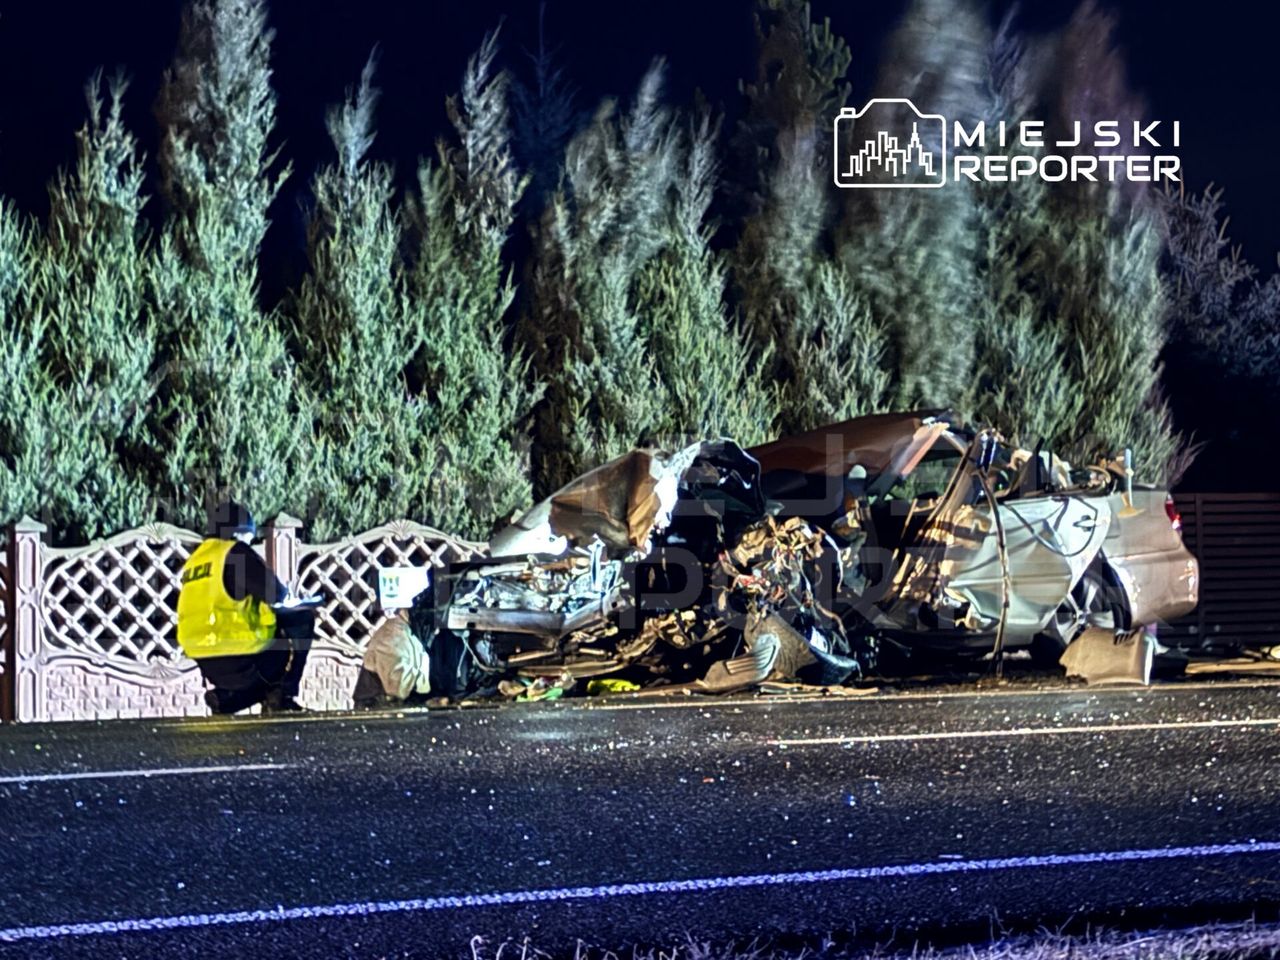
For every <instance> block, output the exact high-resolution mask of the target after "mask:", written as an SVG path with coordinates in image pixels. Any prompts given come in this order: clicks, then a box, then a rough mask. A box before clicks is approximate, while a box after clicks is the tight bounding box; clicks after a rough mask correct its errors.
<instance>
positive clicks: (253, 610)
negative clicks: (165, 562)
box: [178, 540, 276, 660]
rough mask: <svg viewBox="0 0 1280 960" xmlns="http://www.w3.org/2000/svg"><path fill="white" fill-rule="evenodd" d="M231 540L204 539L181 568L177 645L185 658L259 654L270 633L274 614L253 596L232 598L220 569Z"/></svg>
mask: <svg viewBox="0 0 1280 960" xmlns="http://www.w3.org/2000/svg"><path fill="white" fill-rule="evenodd" d="M235 544H236V542H235V541H234V540H206V541H205V542H204V543H202V544H200V546H198V547H196V549H195V552H194V553H192V554H191V556H190V557H189V558H188V559H187V562H186V563H184V564H183V565H182V589H181V590H180V591H179V592H178V643H179V644H180V645H181V647H182V649H183V651H184V652H185V653H186V655H187V656H188V657H190V658H191V659H193V660H199V659H200V658H201V657H232V656H237V655H241V654H253V653H261V652H262V651H263V650H265V649H266V648H267V647H268V646H270V645H271V641H272V640H274V639H275V635H276V615H275V611H274V610H272V609H271V608H270V607H269V606H267V605H266V604H265V603H261V602H260V601H258V600H257V599H255V598H253V597H245V598H244V599H243V600H234V599H232V597H231V594H229V593H227V588H226V587H224V586H223V583H222V571H223V568H224V567H225V566H226V563H227V554H228V553H229V552H230V551H231V548H232V547H234V546H235Z"/></svg>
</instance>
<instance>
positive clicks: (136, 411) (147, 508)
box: [31, 76, 156, 542]
mask: <svg viewBox="0 0 1280 960" xmlns="http://www.w3.org/2000/svg"><path fill="white" fill-rule="evenodd" d="M125 86H126V85H125V83H124V81H123V80H122V79H120V78H116V79H115V80H113V81H112V82H111V83H110V84H109V89H108V100H107V102H105V103H104V101H103V99H102V81H101V77H99V76H95V77H94V78H93V79H92V80H91V81H90V83H89V84H88V86H87V88H86V91H85V92H86V99H87V101H88V105H89V119H88V121H87V122H86V124H85V125H84V127H83V128H81V130H80V132H79V133H78V134H77V135H76V142H77V159H76V165H75V168H74V170H73V171H72V172H70V173H65V172H64V173H62V174H60V175H59V176H58V177H57V178H56V179H55V180H54V182H53V183H52V184H51V185H50V188H49V226H48V232H47V236H46V238H45V239H44V242H43V243H42V244H40V246H39V248H38V249H39V253H40V259H39V265H38V268H37V269H36V270H35V271H34V273H33V275H32V277H31V285H32V290H31V300H32V305H33V310H34V312H35V315H36V323H37V325H38V327H39V328H40V329H42V330H43V331H44V334H45V335H44V342H43V353H44V357H45V361H46V365H47V373H48V377H49V388H50V392H49V398H50V399H51V400H54V401H56V404H57V407H58V420H59V423H58V427H59V430H60V432H61V434H62V441H61V442H60V444H59V446H60V447H62V451H61V452H62V454H63V455H62V456H60V457H52V458H51V460H50V462H49V464H48V466H47V467H46V469H45V472H53V473H56V474H58V476H57V478H56V483H54V484H52V485H51V487H50V489H49V491H48V494H47V500H46V503H45V504H44V506H45V509H46V516H47V517H48V519H49V521H50V524H51V526H52V527H53V529H54V535H55V536H56V537H58V538H59V539H63V538H66V539H70V540H75V541H81V542H83V541H84V540H87V539H90V538H93V537H95V536H102V535H106V534H111V533H115V532H117V531H119V530H123V529H126V528H128V527H132V526H136V525H137V524H139V523H142V522H144V521H145V520H148V519H150V518H151V516H152V513H153V507H154V505H153V504H152V502H151V498H150V496H149V492H150V491H149V487H148V484H147V477H146V476H145V474H144V471H143V469H142V464H141V462H140V461H141V458H142V457H143V456H144V452H145V430H144V425H145V420H146V416H147V414H148V412H149V408H150V403H151V400H152V397H153V391H154V380H153V376H154V365H155V355H156V344H155V338H154V335H153V332H152V328H151V324H150V322H149V319H148V317H147V316H146V312H145V309H144V297H145V294H146V282H147V269H148V265H149V254H148V251H147V249H146V244H145V228H144V226H143V223H142V220H141V209H142V205H143V203H144V202H145V199H146V198H145V197H144V196H143V195H142V193H141V188H142V179H143V172H142V168H141V165H140V161H139V157H138V155H137V145H136V142H135V140H134V138H133V136H132V135H131V134H130V133H129V132H128V131H127V130H126V129H125V127H124V124H123V122H122V120H121V108H122V97H123V94H124V91H125Z"/></svg>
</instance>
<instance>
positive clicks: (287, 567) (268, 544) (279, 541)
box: [262, 513, 302, 590]
mask: <svg viewBox="0 0 1280 960" xmlns="http://www.w3.org/2000/svg"><path fill="white" fill-rule="evenodd" d="M301 529H302V521H301V520H299V519H298V518H297V517H291V516H289V515H288V514H287V513H282V514H280V515H279V516H277V517H276V518H275V519H274V520H272V521H271V522H270V523H268V524H266V526H264V527H263V530H262V532H263V537H264V540H265V550H266V561H267V566H268V567H270V568H271V572H272V573H274V574H275V575H276V577H277V578H278V579H279V580H280V582H281V583H283V584H284V585H285V586H286V587H288V588H289V589H290V590H293V589H295V588H296V587H297V585H298V531H300V530H301Z"/></svg>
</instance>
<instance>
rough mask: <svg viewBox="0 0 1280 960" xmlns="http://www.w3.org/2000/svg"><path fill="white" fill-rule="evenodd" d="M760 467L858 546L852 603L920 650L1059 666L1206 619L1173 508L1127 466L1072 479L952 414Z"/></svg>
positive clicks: (811, 437)
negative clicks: (1199, 611) (1165, 624)
mask: <svg viewBox="0 0 1280 960" xmlns="http://www.w3.org/2000/svg"><path fill="white" fill-rule="evenodd" d="M750 453H751V454H752V455H753V456H754V457H755V458H756V459H757V460H758V461H759V462H760V464H761V469H762V475H763V482H764V487H765V492H766V495H767V496H768V497H770V498H772V499H776V500H779V501H782V502H784V503H786V504H787V507H788V509H789V510H791V511H792V512H793V513H795V514H797V515H800V516H803V517H805V518H806V519H808V520H809V521H810V522H813V523H816V524H818V525H820V526H823V527H824V529H830V530H832V531H833V532H834V533H835V534H836V535H837V536H838V537H840V538H841V540H842V542H843V543H846V544H850V545H856V546H857V548H858V549H857V550H856V557H857V569H858V570H859V572H860V573H861V575H862V576H863V577H864V583H863V584H862V585H861V586H860V588H859V589H855V590H849V591H847V592H846V594H845V595H844V597H843V598H842V599H843V601H844V602H845V604H851V605H852V607H853V608H854V612H855V613H856V615H857V616H859V617H862V618H864V619H865V620H866V621H867V622H868V624H869V625H871V626H873V627H874V628H875V629H876V630H877V631H878V632H879V633H880V635H881V636H882V637H885V638H889V639H896V640H898V641H899V642H900V643H902V644H904V645H905V646H906V648H907V649H909V650H910V649H916V650H918V649H924V650H931V649H932V650H949V651H953V652H956V651H969V652H977V653H987V652H990V651H992V650H993V649H996V650H997V652H1002V650H1010V649H1014V648H1019V647H1026V648H1030V649H1031V650H1032V652H1033V654H1034V655H1035V656H1037V657H1038V658H1040V659H1042V660H1044V661H1053V662H1056V660H1057V659H1058V657H1059V656H1060V655H1061V654H1062V652H1063V651H1064V650H1065V648H1066V647H1067V645H1068V644H1070V643H1071V641H1072V640H1074V639H1075V638H1076V637H1077V636H1078V635H1080V634H1081V633H1082V632H1083V631H1084V630H1085V629H1086V628H1089V627H1094V628H1100V629H1105V630H1109V631H1112V632H1114V633H1119V632H1126V631H1129V630H1132V629H1136V628H1137V627H1139V626H1144V625H1150V624H1155V623H1157V622H1160V621H1166V620H1170V619H1173V618H1175V617H1179V616H1182V615H1184V614H1186V613H1189V612H1190V611H1191V610H1192V609H1194V607H1195V605H1196V601H1197V598H1198V588H1199V569H1198V566H1197V563H1196V560H1195V558H1194V557H1193V556H1192V555H1191V553H1190V551H1188V550H1187V548H1186V547H1185V546H1184V545H1183V543H1182V538H1181V520H1180V518H1179V517H1178V515H1177V512H1176V510H1175V508H1174V506H1173V500H1172V497H1170V495H1169V494H1168V493H1167V492H1166V491H1164V490H1160V489H1157V488H1155V487H1152V486H1143V485H1139V484H1136V483H1134V478H1133V471H1132V468H1131V466H1130V465H1129V464H1128V463H1127V458H1126V459H1122V460H1116V461H1111V462H1108V463H1101V464H1097V465H1094V466H1090V467H1087V468H1084V469H1080V470H1076V469H1073V468H1072V467H1071V466H1070V465H1069V464H1067V463H1065V462H1064V461H1062V460H1060V459H1058V458H1057V457H1054V456H1052V454H1051V453H1049V452H1048V451H1044V450H1037V451H1027V450H1021V449H1016V448H1012V447H1009V446H1008V445H1006V444H1005V443H1004V442H1003V440H1002V439H1001V438H1000V437H999V435H998V434H997V433H996V432H995V431H992V430H973V429H967V428H964V427H961V426H958V425H956V424H954V423H952V422H951V418H948V417H947V416H946V415H945V414H883V415H873V416H868V417H861V418H858V419H855V420H850V421H846V422H845V423H841V424H836V425H833V426H830V427H823V428H821V429H819V430H815V431H812V432H811V433H808V434H804V435H801V436H797V437H789V438H785V439H782V440H778V441H775V442H774V443H770V444H766V445H764V446H761V447H756V448H754V449H752V450H751V451H750ZM846 555H849V554H848V550H847V548H846ZM849 559H850V560H852V556H849ZM846 616H848V614H847V613H846Z"/></svg>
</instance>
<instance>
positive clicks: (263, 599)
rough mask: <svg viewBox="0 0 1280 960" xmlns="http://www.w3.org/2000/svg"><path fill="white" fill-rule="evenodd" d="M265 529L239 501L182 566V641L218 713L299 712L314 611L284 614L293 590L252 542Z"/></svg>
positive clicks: (220, 512)
mask: <svg viewBox="0 0 1280 960" xmlns="http://www.w3.org/2000/svg"><path fill="white" fill-rule="evenodd" d="M257 532H258V528H257V525H256V524H255V523H254V520H253V516H252V515H251V514H250V513H249V511H248V510H247V509H245V507H243V506H242V505H240V504H238V503H234V502H228V503H224V504H222V505H220V506H219V507H218V508H217V509H216V510H215V511H214V513H213V515H212V516H211V517H210V523H209V539H207V540H205V541H204V542H203V543H201V544H200V546H199V547H197V548H196V550H195V552H194V553H192V554H191V556H190V557H189V558H188V559H187V562H186V563H185V564H183V567H182V589H181V591H180V592H179V594H178V643H179V645H181V647H182V649H183V651H185V653H186V654H187V656H189V657H191V659H193V660H195V662H196V665H197V666H198V667H199V668H200V673H201V674H202V675H203V676H204V679H205V680H206V681H208V682H209V684H210V686H212V687H213V689H212V690H210V691H208V692H207V693H206V694H205V695H204V702H205V703H206V704H208V706H209V709H210V710H212V711H213V712H214V713H236V712H237V711H239V710H244V709H247V708H248V707H251V706H253V705H254V704H255V703H261V704H262V706H263V710H264V711H266V712H276V711H295V710H301V709H302V707H300V706H299V705H298V702H297V701H296V700H295V699H294V698H295V697H296V696H297V695H298V681H299V680H300V679H301V677H302V668H303V666H304V665H305V664H306V660H307V653H308V651H309V649H310V643H311V638H312V636H313V635H314V632H315V631H314V627H315V621H314V616H313V614H312V613H311V611H309V610H288V611H280V612H279V613H277V611H276V610H275V609H273V607H272V605H273V604H279V603H282V602H284V601H285V600H286V598H287V596H288V591H287V590H286V589H285V587H284V585H283V584H281V583H280V581H279V580H278V579H276V576H275V574H273V573H272V572H271V570H270V569H268V567H267V565H266V564H265V563H264V562H263V560H262V558H261V557H260V556H258V554H257V553H256V552H255V551H254V549H253V547H252V546H250V544H252V543H253V539H254V537H255V536H256V535H257Z"/></svg>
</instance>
